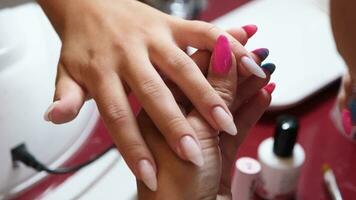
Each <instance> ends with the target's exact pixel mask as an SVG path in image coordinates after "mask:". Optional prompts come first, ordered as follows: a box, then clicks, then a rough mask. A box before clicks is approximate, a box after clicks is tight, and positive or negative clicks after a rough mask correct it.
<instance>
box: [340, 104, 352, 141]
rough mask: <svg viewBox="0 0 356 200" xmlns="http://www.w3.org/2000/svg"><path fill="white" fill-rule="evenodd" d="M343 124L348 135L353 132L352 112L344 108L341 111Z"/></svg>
mask: <svg viewBox="0 0 356 200" xmlns="http://www.w3.org/2000/svg"><path fill="white" fill-rule="evenodd" d="M341 117H342V125H343V127H344V130H345V133H346V135H350V134H351V129H352V123H351V112H350V111H349V110H347V109H344V110H343V111H342V113H341Z"/></svg>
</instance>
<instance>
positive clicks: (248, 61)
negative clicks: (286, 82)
mask: <svg viewBox="0 0 356 200" xmlns="http://www.w3.org/2000/svg"><path fill="white" fill-rule="evenodd" d="M241 63H242V64H243V65H244V66H245V67H246V68H247V70H248V71H250V72H251V73H252V74H254V75H256V76H257V77H260V78H266V74H265V72H264V71H263V70H262V68H261V67H260V66H258V65H257V63H256V62H255V61H254V60H253V59H252V58H250V57H248V56H243V57H242V58H241Z"/></svg>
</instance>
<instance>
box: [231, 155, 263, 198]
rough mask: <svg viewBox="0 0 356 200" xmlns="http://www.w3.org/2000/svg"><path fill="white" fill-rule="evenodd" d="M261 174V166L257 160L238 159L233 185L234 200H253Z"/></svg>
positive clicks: (248, 158)
mask: <svg viewBox="0 0 356 200" xmlns="http://www.w3.org/2000/svg"><path fill="white" fill-rule="evenodd" d="M260 172H261V165H260V163H259V162H258V161H257V160H255V159H253V158H250V157H241V158H239V159H237V161H236V163H235V171H234V176H233V178H232V183H231V194H232V200H251V199H253V197H254V193H255V189H256V182H257V179H258V177H259V175H260Z"/></svg>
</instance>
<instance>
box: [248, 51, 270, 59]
mask: <svg viewBox="0 0 356 200" xmlns="http://www.w3.org/2000/svg"><path fill="white" fill-rule="evenodd" d="M252 52H253V53H254V54H256V55H257V56H258V58H259V59H260V60H261V61H264V60H265V59H266V58H267V57H268V55H269V50H268V49H267V48H259V49H256V50H254V51H252Z"/></svg>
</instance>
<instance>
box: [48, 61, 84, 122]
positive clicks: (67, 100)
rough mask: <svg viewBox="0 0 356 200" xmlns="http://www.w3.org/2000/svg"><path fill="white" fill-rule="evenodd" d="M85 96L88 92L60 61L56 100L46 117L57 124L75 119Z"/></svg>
mask: <svg viewBox="0 0 356 200" xmlns="http://www.w3.org/2000/svg"><path fill="white" fill-rule="evenodd" d="M85 98H86V92H85V91H84V90H83V88H82V87H81V86H80V85H78V83H77V82H75V81H74V80H73V79H72V77H71V76H70V75H69V74H68V72H67V71H66V69H65V68H64V66H63V64H62V63H61V62H59V64H58V71H57V78H56V89H55V94H54V98H53V99H54V101H53V103H52V104H51V105H50V106H49V107H48V109H47V111H46V112H45V114H44V119H45V120H46V121H51V122H53V123H55V124H61V123H66V122H69V121H71V120H73V119H74V118H75V117H76V116H77V115H78V113H79V111H80V109H81V107H82V106H83V104H84V102H85Z"/></svg>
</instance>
